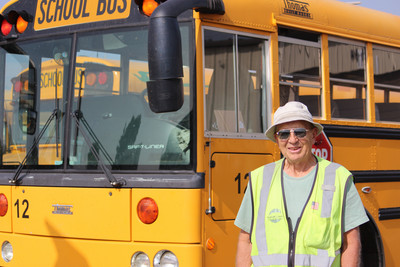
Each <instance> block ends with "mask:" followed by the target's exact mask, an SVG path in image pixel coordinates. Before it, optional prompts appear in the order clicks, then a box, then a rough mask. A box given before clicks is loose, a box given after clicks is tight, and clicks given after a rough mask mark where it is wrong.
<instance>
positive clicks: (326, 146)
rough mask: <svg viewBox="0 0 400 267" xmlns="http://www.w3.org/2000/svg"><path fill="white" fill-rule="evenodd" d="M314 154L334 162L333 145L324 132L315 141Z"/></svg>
mask: <svg viewBox="0 0 400 267" xmlns="http://www.w3.org/2000/svg"><path fill="white" fill-rule="evenodd" d="M312 152H313V153H314V154H315V155H316V156H318V157H320V158H323V159H326V160H329V161H332V158H333V156H332V154H333V149H332V144H331V142H330V141H329V139H328V137H327V136H326V134H325V133H324V131H322V132H321V133H320V134H319V135H318V136H317V138H316V139H315V144H314V145H313V146H312Z"/></svg>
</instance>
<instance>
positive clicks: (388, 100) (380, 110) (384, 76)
mask: <svg viewBox="0 0 400 267" xmlns="http://www.w3.org/2000/svg"><path fill="white" fill-rule="evenodd" d="M373 55H374V82H375V91H374V95H375V117H376V121H395V122H400V116H399V113H400V80H399V78H398V77H399V72H400V64H399V62H400V50H394V49H389V48H384V47H376V48H374V49H373Z"/></svg>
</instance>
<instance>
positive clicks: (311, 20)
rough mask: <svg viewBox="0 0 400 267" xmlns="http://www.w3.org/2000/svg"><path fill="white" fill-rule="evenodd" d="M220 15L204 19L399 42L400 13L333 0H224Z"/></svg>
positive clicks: (394, 44) (366, 39)
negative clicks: (223, 7) (221, 14)
mask: <svg viewBox="0 0 400 267" xmlns="http://www.w3.org/2000/svg"><path fill="white" fill-rule="evenodd" d="M224 2H225V9H226V13H225V15H223V16H216V15H207V14H202V15H201V18H202V19H204V20H205V21H210V22H219V23H223V24H226V25H231V26H240V27H247V28H252V29H258V30H263V31H272V32H275V31H276V30H277V25H278V26H287V27H296V28H302V29H304V30H310V31H316V32H321V33H327V34H331V35H336V36H341V37H345V38H352V39H358V40H363V41H371V42H374V43H380V44H383V45H392V46H400V27H399V25H400V17H399V16H395V15H392V14H389V13H385V12H381V11H376V10H373V9H369V8H365V7H361V6H357V5H352V4H349V3H344V2H340V1H336V0H303V1H297V0H268V1H265V0H252V1H241V0H225V1H224Z"/></svg>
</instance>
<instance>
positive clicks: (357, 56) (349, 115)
mask: <svg viewBox="0 0 400 267" xmlns="http://www.w3.org/2000/svg"><path fill="white" fill-rule="evenodd" d="M365 57H366V52H365V46H362V45H358V44H347V43H342V42H337V41H329V70H330V71H329V75H330V87H331V114H332V118H341V119H342V118H343V119H361V120H365V119H367V115H366V101H365V100H366V93H367V92H366V91H367V83H366V79H365V62H366V60H365Z"/></svg>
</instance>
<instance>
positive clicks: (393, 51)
mask: <svg viewBox="0 0 400 267" xmlns="http://www.w3.org/2000/svg"><path fill="white" fill-rule="evenodd" d="M0 13H1V17H0V25H1V28H0V47H1V49H0V63H1V64H0V96H1V97H0V102H2V103H1V104H0V107H2V108H0V116H1V117H2V118H3V119H2V121H3V123H2V124H0V125H1V126H0V133H1V136H2V138H1V150H0V152H1V157H0V243H1V244H2V246H1V248H2V253H1V258H0V266H24V267H25V266H131V267H133V266H134V267H137V266H141V267H145V266H147V267H148V266H152V267H161V266H176V267H177V266H180V267H182V266H183V267H185V266H190V267H212V266H234V260H235V254H236V243H237V236H238V233H239V229H237V228H236V227H235V226H234V224H233V221H234V219H235V217H236V213H237V211H238V209H239V206H240V203H241V200H242V197H243V194H244V191H245V189H246V185H247V182H248V175H247V173H248V172H249V171H251V170H253V169H255V168H256V167H259V166H261V165H263V164H266V163H269V162H272V161H275V160H278V159H279V158H280V157H281V155H280V152H279V149H278V147H277V146H276V144H275V143H273V142H271V141H268V140H266V137H265V136H264V132H265V130H266V129H267V128H268V126H269V125H271V122H272V114H273V111H275V110H276V109H277V108H278V107H279V106H280V105H283V104H285V103H286V102H288V101H291V100H298V101H301V102H303V103H305V104H306V105H307V106H308V107H309V110H310V112H311V113H312V114H313V116H314V119H315V120H316V121H318V122H319V123H321V124H323V125H324V134H323V135H321V136H320V138H319V140H318V141H317V143H316V144H315V146H314V151H315V153H316V154H317V155H319V156H322V157H324V158H327V159H329V160H333V161H335V162H338V163H340V164H342V165H344V166H345V167H346V168H347V169H349V170H350V171H351V172H352V173H353V175H354V181H355V183H356V187H357V189H358V190H359V194H360V196H361V199H362V201H363V203H364V206H365V209H366V211H367V213H368V216H369V218H370V222H368V223H367V224H365V225H363V226H361V239H362V245H363V248H362V262H363V266H397V265H398V264H400V255H399V254H398V253H396V251H397V249H398V244H397V243H398V242H397V239H398V237H400V227H399V221H398V220H399V219H400V204H399V203H398V201H397V195H398V194H399V191H398V190H400V170H399V167H398V164H397V161H396V156H397V154H398V153H399V152H400V149H399V147H400V137H399V136H400V116H399V115H400V80H399V78H398V77H399V74H400V30H399V29H398V26H397V25H399V24H400V18H399V17H396V16H393V15H390V14H386V13H382V12H377V11H373V10H370V9H366V8H362V7H360V6H354V5H351V4H347V3H342V2H339V1H334V0H304V1H293V0H269V1H265V0H253V1H250V2H249V1H247V2H246V1H239V0H212V1H211V0H210V1H208V0H197V1H192V0H166V1H153V0H144V1H142V0H135V1H133V0H70V1H47V0H12V1H9V2H8V3H7V4H6V5H5V6H4V7H3V8H2V10H1V11H0Z"/></svg>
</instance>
